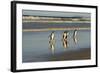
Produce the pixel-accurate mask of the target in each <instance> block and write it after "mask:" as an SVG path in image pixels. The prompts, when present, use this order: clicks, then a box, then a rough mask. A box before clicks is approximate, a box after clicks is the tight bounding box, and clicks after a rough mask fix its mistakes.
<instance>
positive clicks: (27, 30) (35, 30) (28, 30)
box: [22, 28, 91, 32]
mask: <svg viewBox="0 0 100 73" xmlns="http://www.w3.org/2000/svg"><path fill="white" fill-rule="evenodd" d="M90 29H91V28H44V29H22V31H23V32H31V31H33V32H37V31H57V30H90Z"/></svg>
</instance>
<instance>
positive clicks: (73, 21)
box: [22, 20, 90, 23]
mask: <svg viewBox="0 0 100 73" xmlns="http://www.w3.org/2000/svg"><path fill="white" fill-rule="evenodd" d="M29 22H33V23H34V22H36V23H90V21H31V20H30V21H29V20H27V21H26V20H25V21H24V20H23V21H22V23H29Z"/></svg>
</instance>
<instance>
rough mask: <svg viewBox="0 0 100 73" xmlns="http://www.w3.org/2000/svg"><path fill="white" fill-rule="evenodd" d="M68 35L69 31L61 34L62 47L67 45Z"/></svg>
mask: <svg viewBox="0 0 100 73" xmlns="http://www.w3.org/2000/svg"><path fill="white" fill-rule="evenodd" d="M68 35H69V32H67V31H64V33H63V36H62V44H63V47H64V48H67V47H68Z"/></svg>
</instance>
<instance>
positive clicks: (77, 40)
mask: <svg viewBox="0 0 100 73" xmlns="http://www.w3.org/2000/svg"><path fill="white" fill-rule="evenodd" d="M51 32H52V31H45V32H42V31H41V32H22V61H23V62H24V63H25V62H45V61H63V60H83V59H90V58H91V55H90V54H91V52H90V51H91V40H90V39H91V38H90V35H91V34H90V30H78V31H77V34H76V36H73V34H74V30H69V31H68V36H67V37H68V39H67V41H62V34H63V32H64V31H55V32H54V34H55V38H54V40H53V43H52V42H50V39H49V35H50V34H51Z"/></svg>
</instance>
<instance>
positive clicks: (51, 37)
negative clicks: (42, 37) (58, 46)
mask: <svg viewBox="0 0 100 73" xmlns="http://www.w3.org/2000/svg"><path fill="white" fill-rule="evenodd" d="M49 47H50V50H51V51H52V53H53V54H54V51H55V34H54V31H53V32H52V33H51V34H50V35H49Z"/></svg>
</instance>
